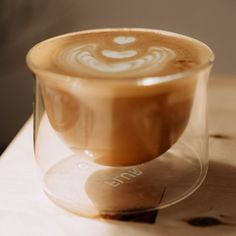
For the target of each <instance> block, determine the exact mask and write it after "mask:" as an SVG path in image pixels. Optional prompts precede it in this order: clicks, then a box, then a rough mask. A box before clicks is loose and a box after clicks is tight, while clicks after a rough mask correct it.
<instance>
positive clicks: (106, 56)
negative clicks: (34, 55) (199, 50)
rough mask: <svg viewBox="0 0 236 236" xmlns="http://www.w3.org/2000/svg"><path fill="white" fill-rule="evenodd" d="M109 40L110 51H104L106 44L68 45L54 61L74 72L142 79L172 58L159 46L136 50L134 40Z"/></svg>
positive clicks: (169, 51) (133, 38)
mask: <svg viewBox="0 0 236 236" xmlns="http://www.w3.org/2000/svg"><path fill="white" fill-rule="evenodd" d="M111 41H113V47H112V49H111V48H110V47H108V48H106V45H105V46H103V47H102V46H101V45H99V42H98V43H88V44H85V43H84V44H83V43H77V44H76V45H70V47H67V48H64V50H63V51H61V52H60V54H59V55H58V57H57V62H58V64H59V66H60V68H62V67H64V68H67V69H69V70H73V71H74V72H75V73H81V72H82V73H83V72H84V73H87V74H88V73H89V74H91V75H93V74H96V75H97V74H98V73H103V74H104V73H107V74H112V76H114V75H118V76H119V75H121V74H122V75H128V76H137V75H139V76H142V75H143V76H144V75H145V74H146V73H152V72H155V73H156V72H159V71H161V70H162V69H163V67H164V66H165V65H166V64H167V63H168V62H169V61H170V60H172V59H174V58H175V57H176V54H175V52H174V51H173V50H171V49H169V48H166V47H161V46H153V45H152V46H148V47H147V48H145V49H142V50H139V48H137V45H135V44H134V43H135V42H136V41H138V39H137V38H135V37H125V36H118V37H115V38H113V39H112V40H111ZM116 45H117V47H116ZM121 46H122V47H123V48H121Z"/></svg>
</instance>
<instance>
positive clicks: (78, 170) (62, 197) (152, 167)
mask: <svg viewBox="0 0 236 236" xmlns="http://www.w3.org/2000/svg"><path fill="white" fill-rule="evenodd" d="M119 30H120V29H119ZM135 30H136V31H145V30H143V29H135ZM100 31H102V30H100ZM104 31H115V29H108V30H104ZM91 32H92V31H91ZM162 33H164V34H165V32H162ZM74 34H76V35H80V34H83V32H78V33H74ZM167 34H169V35H171V33H169V32H168V33H167ZM69 35H71V34H68V35H63V36H59V37H56V38H53V39H50V40H46V41H44V42H42V43H39V44H37V45H36V46H34V47H33V48H32V49H31V50H30V52H29V53H28V56H27V63H28V66H29V68H30V69H31V71H32V72H33V73H34V75H35V85H34V86H35V106H34V148H35V157H36V161H37V165H38V167H39V170H40V177H41V180H42V184H43V189H44V191H45V193H46V194H47V196H48V197H49V198H50V199H51V200H52V201H53V202H55V203H56V204H57V205H59V206H61V207H63V208H65V209H67V210H69V211H71V212H74V213H77V214H80V215H84V216H89V217H96V216H99V215H114V214H129V213H139V212H145V211H151V210H154V209H160V208H164V207H167V206H170V205H172V204H174V203H176V202H179V201H180V200H182V199H184V198H186V197H187V196H188V195H190V194H191V193H192V192H194V191H195V190H196V189H197V188H198V186H199V185H200V184H201V183H202V182H203V180H204V177H205V176H206V173H207V168H208V155H207V144H208V136H207V119H206V113H207V84H208V76H209V72H210V69H211V66H212V62H213V54H212V52H211V50H210V49H209V48H208V47H207V46H206V45H205V44H203V43H201V42H199V41H197V40H194V39H191V40H192V42H193V43H196V44H198V45H199V46H200V47H204V50H206V51H207V54H206V57H207V58H206V63H204V64H200V65H199V66H197V67H194V68H193V69H190V70H185V71H182V72H178V73H175V74H170V75H167V76H162V77H145V78H129V79H127V80H120V79H111V80H104V79H96V78H94V79H91V78H89V79H86V78H78V77H77V78H76V77H73V76H70V75H65V74H61V73H59V72H52V71H48V70H45V69H44V68H40V67H39V66H37V60H39V57H40V60H42V58H43V57H42V55H43V46H44V45H46V44H49V43H50V44H51V43H53V42H54V41H56V40H57V39H58V38H62V37H64V38H66V37H68V36H69ZM180 37H185V36H180ZM45 60H46V58H45ZM106 88H109V89H106ZM120 91H122V93H121V92H120Z"/></svg>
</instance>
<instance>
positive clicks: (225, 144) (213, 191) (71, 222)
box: [0, 77, 236, 236]
mask: <svg viewBox="0 0 236 236" xmlns="http://www.w3.org/2000/svg"><path fill="white" fill-rule="evenodd" d="M209 141H210V151H209V156H210V168H209V173H208V176H207V178H206V180H205V182H204V184H203V185H202V186H201V187H200V188H199V189H198V190H197V191H196V192H195V193H194V194H193V195H191V196H190V197H188V198H187V199H186V200H184V201H182V202H181V203H178V204H176V205H174V206H172V207H169V208H167V209H164V210H161V211H159V214H158V217H157V219H156V223H155V224H148V223H134V222H123V221H116V220H104V219H101V220H96V219H88V218H83V217H80V216H77V215H73V214H71V213H68V212H66V211H64V210H62V209H60V208H58V207H57V206H56V205H54V204H53V203H52V202H51V201H49V200H48V199H47V197H46V196H45V195H44V193H43V192H42V190H41V187H40V183H39V179H38V177H37V168H36V166H35V162H34V157H33V156H34V155H33V143H32V119H30V120H29V121H28V122H27V123H26V124H25V126H24V127H23V128H22V130H21V131H20V132H19V134H18V135H17V136H16V138H15V139H14V140H13V142H12V143H11V144H10V146H9V147H8V148H7V150H6V151H5V152H4V153H3V155H2V156H1V158H0V235H1V236H15V235H17V236H18V235H19V236H38V235H40V236H41V235H42V236H47V235H48V236H54V235H55V236H65V235H69V236H75V235H76V236H78V235H86V236H90V235H101V236H108V235H109V236H110V235H112V236H113V235H114V236H118V235H122V236H123V235H135V236H139V235H160V236H165V235H168V236H172V235H175V236H178V235H181V236H185V235H191V236H195V235H207V236H208V235H209V236H211V235H212V236H218V235H219V236H225V235H234V236H235V235H236V78H234V79H233V78H224V77H222V78H221V79H212V80H211V82H210V89H209Z"/></svg>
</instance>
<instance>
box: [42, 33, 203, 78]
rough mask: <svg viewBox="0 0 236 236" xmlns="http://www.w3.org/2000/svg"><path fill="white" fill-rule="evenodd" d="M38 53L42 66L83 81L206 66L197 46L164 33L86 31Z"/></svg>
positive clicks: (45, 47)
mask: <svg viewBox="0 0 236 236" xmlns="http://www.w3.org/2000/svg"><path fill="white" fill-rule="evenodd" d="M39 50H40V53H41V54H42V52H43V57H44V59H42V60H40V58H39V60H38V66H39V67H41V68H43V69H45V70H48V71H51V72H56V73H61V74H65V75H71V76H75V77H81V78H106V79H109V78H122V79H125V78H140V77H152V76H163V75H168V74H173V73H177V72H180V71H183V70H188V69H191V68H193V67H195V66H197V65H199V64H200V63H203V61H202V59H201V52H200V51H201V50H200V49H199V48H198V46H197V44H196V43H193V42H192V41H191V40H190V39H189V38H187V37H180V36H175V34H173V35H171V34H165V33H162V32H161V31H160V32H157V31H148V30H143V31H141V30H140V31H139V30H130V29H123V30H119V29H117V30H111V31H106V30H104V31H99V30H98V31H89V32H86V31H85V32H82V33H77V34H71V35H69V36H67V37H59V38H55V39H52V40H51V41H49V42H48V43H46V44H44V43H42V44H41V45H39ZM39 57H41V56H40V55H39ZM45 58H46V59H45Z"/></svg>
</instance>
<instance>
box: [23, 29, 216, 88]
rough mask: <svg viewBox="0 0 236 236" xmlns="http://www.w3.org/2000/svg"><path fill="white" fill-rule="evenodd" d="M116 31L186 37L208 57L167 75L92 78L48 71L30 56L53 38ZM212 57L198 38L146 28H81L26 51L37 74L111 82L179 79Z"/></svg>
mask: <svg viewBox="0 0 236 236" xmlns="http://www.w3.org/2000/svg"><path fill="white" fill-rule="evenodd" d="M115 31H116V32H117V31H130V32H132V31H134V32H154V33H160V34H164V35H166V36H172V37H174V36H175V37H178V38H183V39H187V40H189V41H192V42H195V43H197V44H198V45H201V46H203V47H205V49H206V51H208V53H209V57H208V59H207V60H206V62H204V63H201V64H199V65H198V66H195V67H193V68H190V69H187V70H183V71H180V72H176V73H171V74H167V75H163V76H145V77H140V78H137V77H135V78H132V77H128V78H126V79H125V80H124V79H122V78H120V77H117V78H112V79H107V78H93V77H83V76H72V75H69V74H68V75H66V74H62V73H57V72H53V71H50V70H48V69H43V68H41V67H40V66H37V65H36V64H35V63H34V59H33V58H32V56H31V54H32V53H33V51H34V50H35V49H36V48H38V47H39V46H40V45H42V44H44V43H47V42H50V41H53V40H57V39H60V38H66V37H68V36H73V35H80V34H87V33H96V32H98V33H99V32H115ZM214 59H215V56H214V53H213V51H212V50H211V48H210V47H209V46H208V45H207V44H205V43H203V42H202V41H200V40H198V39H195V38H192V37H189V36H186V35H183V34H179V33H175V32H170V31H165V30H159V29H146V28H133V27H132V28H100V29H90V30H81V31H76V32H72V33H66V34H62V35H59V36H55V37H52V38H49V39H46V40H43V41H41V42H39V43H37V44H35V45H34V46H33V47H32V48H31V49H30V50H29V51H28V53H27V55H26V63H27V65H28V67H29V69H30V70H31V71H32V72H33V73H35V74H36V75H37V73H39V72H42V73H44V74H45V75H49V76H50V75H54V76H55V75H56V76H57V77H58V76H59V77H61V79H62V80H63V77H64V78H67V79H68V78H71V79H76V80H78V79H79V80H92V81H101V82H102V81H103V82H104V81H106V82H111V81H122V82H132V81H140V80H145V79H148V80H150V79H151V81H152V82H151V81H150V82H151V84H152V83H155V82H159V83H160V82H166V81H170V80H175V79H180V78H183V77H187V76H190V75H192V74H194V73H196V72H199V71H201V70H204V69H206V68H208V67H210V66H211V65H212V64H213V62H214Z"/></svg>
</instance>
